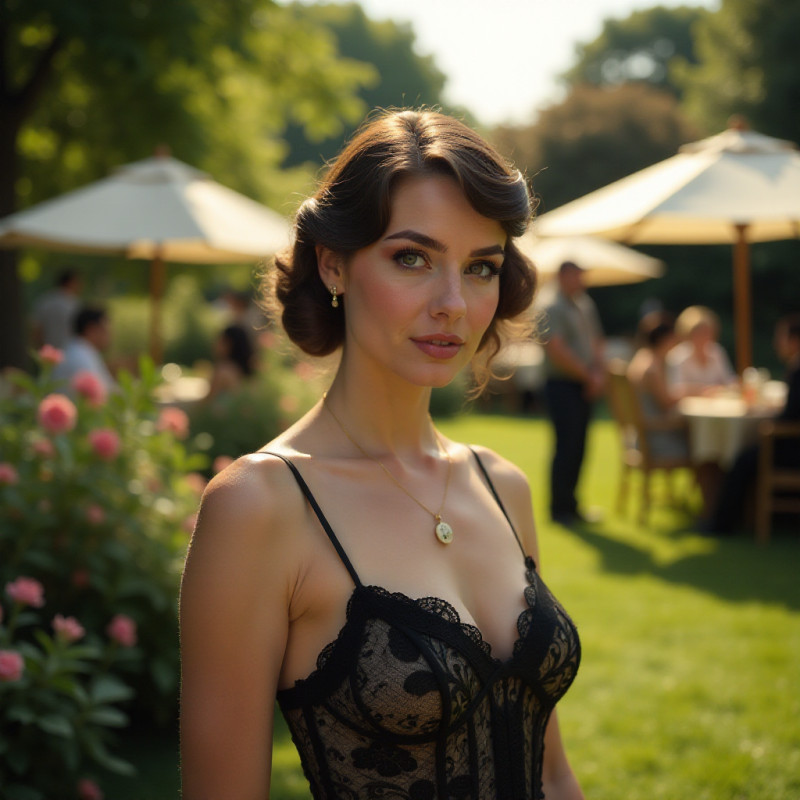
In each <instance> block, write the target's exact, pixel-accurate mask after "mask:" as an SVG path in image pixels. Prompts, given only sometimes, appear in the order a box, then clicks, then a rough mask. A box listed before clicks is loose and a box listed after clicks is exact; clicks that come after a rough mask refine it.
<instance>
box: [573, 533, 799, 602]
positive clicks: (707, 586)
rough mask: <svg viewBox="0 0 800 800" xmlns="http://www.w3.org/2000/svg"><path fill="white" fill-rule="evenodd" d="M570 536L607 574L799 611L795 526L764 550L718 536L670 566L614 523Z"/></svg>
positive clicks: (682, 535)
mask: <svg viewBox="0 0 800 800" xmlns="http://www.w3.org/2000/svg"><path fill="white" fill-rule="evenodd" d="M570 533H572V534H573V535H574V536H577V537H578V538H580V539H581V540H582V541H584V542H585V543H586V544H588V545H590V546H591V547H593V548H594V549H595V550H596V551H597V552H598V554H599V555H600V556H601V558H602V566H603V569H605V570H607V571H608V572H611V573H615V574H618V575H637V574H648V575H653V576H655V577H658V578H661V579H662V580H664V581H668V582H670V583H675V584H681V585H685V586H691V587H693V588H696V589H701V590H702V591H705V592H709V593H711V594H714V595H716V596H717V597H720V598H722V599H725V600H730V601H733V602H749V601H758V602H762V603H773V604H776V605H780V606H784V607H786V608H788V609H792V610H800V581H798V580H797V564H798V561H800V536H798V531H797V529H796V528H795V530H794V531H791V530H783V531H777V532H775V533H774V534H773V538H772V541H771V542H770V543H769V544H768V545H767V546H765V547H760V546H759V545H757V544H756V543H755V542H754V541H753V539H752V538H748V537H746V536H745V535H744V534H741V535H735V536H728V537H719V538H714V539H713V540H711V542H710V545H711V549H710V550H709V551H706V552H699V553H698V552H696V551H692V552H689V553H687V554H686V555H684V556H678V557H677V558H675V559H673V560H671V561H670V562H669V563H666V564H662V563H659V562H658V560H657V559H656V558H655V557H654V554H653V552H652V551H650V550H648V549H646V548H643V547H637V546H636V545H635V544H634V543H632V542H631V541H625V540H623V539H620V538H618V537H617V536H614V535H612V534H611V533H610V528H609V523H606V524H605V525H603V526H602V527H600V526H590V525H585V526H579V527H577V526H576V527H574V528H571V529H570ZM652 535H653V536H661V535H664V536H668V537H669V539H670V541H672V542H680V539H681V538H687V539H688V538H691V539H692V540H695V539H696V538H697V534H694V533H691V532H681V531H677V532H675V531H672V532H666V531H665V532H661V531H656V532H654V533H653V534H652Z"/></svg>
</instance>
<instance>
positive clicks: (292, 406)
mask: <svg viewBox="0 0 800 800" xmlns="http://www.w3.org/2000/svg"><path fill="white" fill-rule="evenodd" d="M299 405H300V403H299V401H298V399H297V398H296V397H295V396H294V395H293V394H284V395H281V399H280V400H279V401H278V406H279V407H280V409H281V411H284V412H285V413H287V414H294V412H295V411H297V407H298V406H299Z"/></svg>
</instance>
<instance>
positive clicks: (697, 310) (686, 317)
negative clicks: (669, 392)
mask: <svg viewBox="0 0 800 800" xmlns="http://www.w3.org/2000/svg"><path fill="white" fill-rule="evenodd" d="M675 330H676V331H677V334H678V338H679V339H680V340H681V343H680V344H678V345H677V346H676V347H675V348H674V350H673V351H672V352H671V353H670V354H669V365H670V382H671V383H672V384H673V385H674V386H675V388H676V390H677V391H679V392H681V393H683V394H704V393H707V392H708V391H709V390H712V391H713V390H715V389H719V388H720V387H724V386H728V385H729V384H731V383H734V382H735V381H736V375H735V374H734V372H733V369H732V367H731V362H730V359H729V358H728V355H727V353H726V352H725V350H724V349H723V348H722V346H721V345H720V343H719V342H718V341H717V337H718V336H719V317H718V316H717V315H716V314H715V313H714V312H713V311H712V310H711V309H710V308H706V307H705V306H689V307H688V308H685V309H684V310H683V311H681V313H680V314H679V315H678V319H677V320H676V322H675Z"/></svg>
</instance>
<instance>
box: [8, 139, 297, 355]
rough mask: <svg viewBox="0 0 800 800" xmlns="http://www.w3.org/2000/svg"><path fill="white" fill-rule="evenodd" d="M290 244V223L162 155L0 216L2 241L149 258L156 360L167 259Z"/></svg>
mask: <svg viewBox="0 0 800 800" xmlns="http://www.w3.org/2000/svg"><path fill="white" fill-rule="evenodd" d="M288 243H289V223H288V220H286V219H285V218H284V217H283V216H281V215H280V214H278V213H277V212H275V211H272V210H271V209H269V208H267V207H266V206H263V205H261V204H260V203H257V202H255V201H254V200H251V199H249V198H248V197H245V196H244V195H241V194H238V193H237V192H234V191H233V190H231V189H228V188H226V187H224V186H222V185H220V184H219V183H216V182H215V181H213V180H211V178H210V177H209V176H208V175H206V174H205V173H203V172H200V171H199V170H197V169H195V168H194V167H190V166H189V165H188V164H184V163H183V162H182V161H178V160H177V159H174V158H171V157H169V156H167V155H156V156H154V157H153V158H147V159H145V160H143V161H138V162H136V163H134V164H127V165H125V166H122V167H119V168H118V169H116V170H115V171H114V172H113V173H112V174H111V175H110V176H109V177H107V178H103V179H102V180H99V181H96V182H95V183H92V184H89V185H88V186H85V187H83V188H81V189H76V190H75V191H72V192H68V193H67V194H64V195H61V196H60V197H56V198H54V199H52V200H47V201H45V202H42V203H39V204H38V205H36V206H34V207H32V208H29V209H26V210H24V211H20V212H18V213H16V214H12V215H10V216H8V217H5V218H4V219H2V220H0V247H6V248H9V247H23V246H31V247H34V246H35V247H43V248H45V249H49V250H58V251H61V252H74V253H88V254H97V255H103V254H105V255H121V256H124V257H125V258H131V259H146V260H149V261H150V291H151V297H152V315H151V327H150V350H151V354H152V355H153V357H154V358H155V359H156V360H160V348H161V335H160V304H161V297H162V294H163V291H164V280H165V266H164V265H165V262H167V261H176V262H181V263H191V264H219V263H242V262H246V261H251V260H255V259H259V258H263V257H266V256H269V255H271V254H273V253H275V252H276V251H277V250H280V249H281V248H283V247H285V246H286V245H287V244H288Z"/></svg>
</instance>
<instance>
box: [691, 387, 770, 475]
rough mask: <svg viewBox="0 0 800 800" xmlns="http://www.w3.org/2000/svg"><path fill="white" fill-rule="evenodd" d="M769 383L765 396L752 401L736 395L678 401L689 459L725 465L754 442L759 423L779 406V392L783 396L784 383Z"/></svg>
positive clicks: (723, 466) (725, 467)
mask: <svg viewBox="0 0 800 800" xmlns="http://www.w3.org/2000/svg"><path fill="white" fill-rule="evenodd" d="M770 384H772V386H771V387H770V389H771V391H770V392H768V393H767V396H766V397H765V398H764V399H762V400H761V401H758V402H755V403H752V404H750V403H747V402H745V400H744V398H742V397H741V396H740V395H738V394H721V395H717V396H709V397H684V398H683V399H682V400H680V401H679V402H678V412H679V413H680V414H681V416H683V418H684V419H685V420H686V422H687V424H688V426H689V448H690V453H691V456H692V460H693V461H695V462H697V463H707V462H711V463H716V464H719V466H720V467H722V468H723V469H727V468H729V467H730V466H731V464H732V463H733V460H734V459H735V458H736V456H737V454H738V453H739V452H740V451H741V450H742V449H743V448H745V447H747V446H748V445H750V444H753V443H754V442H755V441H756V439H757V437H758V426H759V424H760V423H761V422H762V421H763V420H765V419H771V418H772V417H774V416H775V415H776V414H777V413H778V411H779V410H780V409H781V407H782V405H783V402H782V400H781V395H782V393H783V394H784V395H785V388H786V387H785V385H783V386H782V387H781V385H778V384H779V382H778V381H770ZM781 389H783V390H784V391H783V392H782V391H781Z"/></svg>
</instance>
